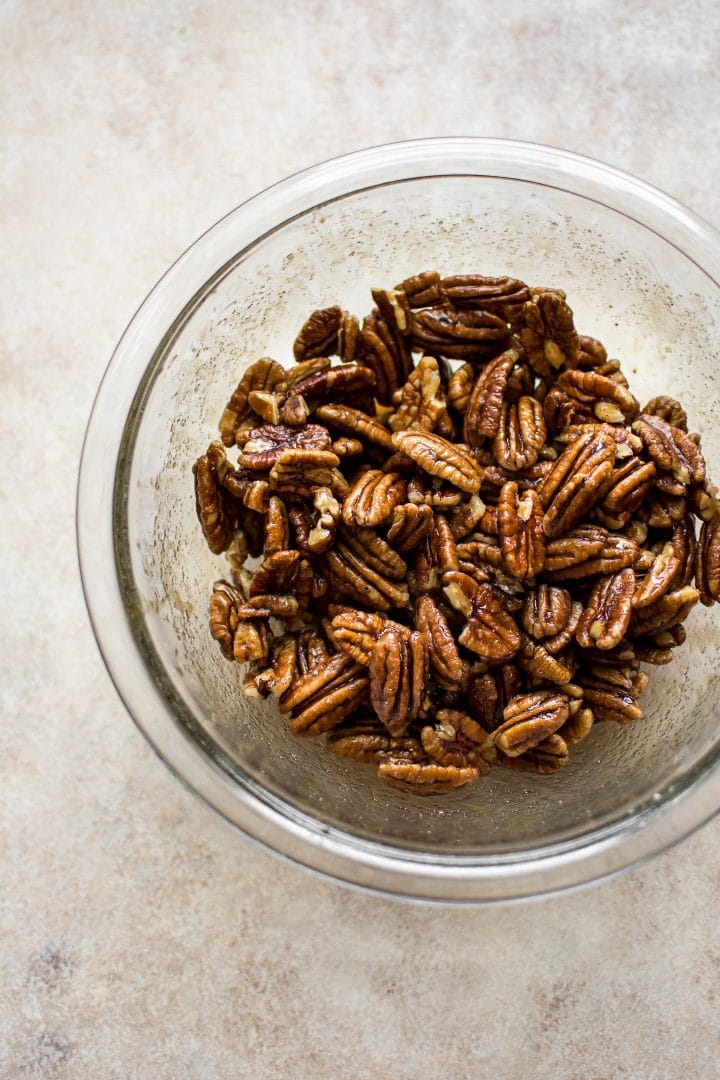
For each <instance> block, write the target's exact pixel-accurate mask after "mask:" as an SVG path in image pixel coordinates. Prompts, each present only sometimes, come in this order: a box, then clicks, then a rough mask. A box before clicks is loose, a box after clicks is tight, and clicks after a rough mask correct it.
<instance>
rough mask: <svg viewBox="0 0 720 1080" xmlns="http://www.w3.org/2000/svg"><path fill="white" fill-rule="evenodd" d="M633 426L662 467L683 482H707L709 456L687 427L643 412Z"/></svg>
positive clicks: (656, 462)
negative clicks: (677, 425) (706, 471)
mask: <svg viewBox="0 0 720 1080" xmlns="http://www.w3.org/2000/svg"><path fill="white" fill-rule="evenodd" d="M632 430H633V431H634V432H635V434H636V435H639V436H640V438H641V439H642V441H643V443H644V444H645V446H646V448H647V452H648V454H649V455H650V457H651V458H652V459H653V461H654V462H655V464H656V465H657V467H658V469H661V470H664V471H666V472H669V473H671V474H672V475H673V476H674V477H675V479H676V480H679V481H680V483H681V484H685V485H687V484H690V483H693V484H703V483H704V481H705V460H704V458H703V456H702V454H701V452H700V447H699V446H698V445H697V443H695V442H694V441H693V440H692V439H691V438H690V436H689V435H688V433H687V432H686V431H682V430H681V429H680V428H676V427H673V426H672V425H671V424H668V423H666V422H665V421H664V420H663V419H661V417H659V416H648V415H646V414H643V416H641V417H640V419H639V420H636V421H635V423H634V424H633V426H632Z"/></svg>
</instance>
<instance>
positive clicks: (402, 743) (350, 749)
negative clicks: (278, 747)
mask: <svg viewBox="0 0 720 1080" xmlns="http://www.w3.org/2000/svg"><path fill="white" fill-rule="evenodd" d="M325 745H326V746H327V748H328V750H332V752H333V754H337V755H338V757H345V758H351V760H352V761H359V762H362V763H363V764H364V765H379V764H380V763H381V762H383V761H388V760H393V761H395V762H400V761H410V762H412V761H422V759H423V758H424V756H425V754H424V751H423V748H422V746H421V745H420V743H419V741H418V740H417V739H415V738H413V737H412V736H411V735H404V736H402V737H401V738H398V739H394V738H393V737H392V736H391V735H388V733H387V731H385V729H384V728H383V727H382V725H381V724H378V723H377V722H373V720H372V719H369V720H367V721H362V722H355V723H351V724H350V725H348V726H343V727H340V728H335V730H334V731H331V732H329V733H328V735H327V737H326V739H325Z"/></svg>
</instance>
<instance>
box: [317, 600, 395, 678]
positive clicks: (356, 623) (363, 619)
mask: <svg viewBox="0 0 720 1080" xmlns="http://www.w3.org/2000/svg"><path fill="white" fill-rule="evenodd" d="M331 625H332V635H333V642H334V643H335V645H336V646H337V648H338V649H339V650H340V651H341V652H344V653H346V654H347V655H348V656H351V657H352V659H353V660H356V661H357V663H358V664H365V666H366V667H367V665H368V664H369V663H370V659H371V657H372V651H373V647H374V645H375V642H376V641H377V638H378V636H379V635H380V634H381V633H382V631H383V629H384V628H385V626H386V625H387V623H386V620H385V619H384V618H383V617H382V616H381V615H378V613H377V612H375V611H357V610H355V609H349V610H347V611H343V612H340V613H339V614H338V615H334V616H333V619H332V624H331Z"/></svg>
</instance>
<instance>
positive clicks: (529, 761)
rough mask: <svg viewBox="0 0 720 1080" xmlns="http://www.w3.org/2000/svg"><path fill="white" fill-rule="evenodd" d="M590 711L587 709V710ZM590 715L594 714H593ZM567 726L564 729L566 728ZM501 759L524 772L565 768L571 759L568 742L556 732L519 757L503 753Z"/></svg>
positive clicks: (543, 771)
mask: <svg viewBox="0 0 720 1080" xmlns="http://www.w3.org/2000/svg"><path fill="white" fill-rule="evenodd" d="M589 711H590V710H586V712H589ZM590 715H591V716H592V714H590ZM565 727H567V725H565ZM565 727H564V728H563V730H565ZM576 741H577V740H576ZM499 760H500V764H501V765H504V766H505V767H506V768H508V769H519V770H521V771H522V772H535V773H540V774H545V773H552V772H555V771H556V770H557V769H562V768H564V767H565V765H567V763H568V761H569V756H568V747H567V742H566V741H565V739H564V738H563V737H562V735H560V734H558V733H555V734H554V735H548V737H547V739H543V740H542V742H540V743H538V744H537V746H534V747H533V748H532V750H527V751H526V752H525V753H524V754H520V755H519V756H518V757H510V756H509V755H506V754H502V755H501V756H500V759H499Z"/></svg>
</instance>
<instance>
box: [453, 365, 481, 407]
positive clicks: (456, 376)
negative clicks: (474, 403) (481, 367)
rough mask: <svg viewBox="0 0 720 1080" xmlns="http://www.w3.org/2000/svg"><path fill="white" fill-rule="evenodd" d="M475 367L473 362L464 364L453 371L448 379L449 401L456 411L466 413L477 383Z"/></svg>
mask: <svg viewBox="0 0 720 1080" xmlns="http://www.w3.org/2000/svg"><path fill="white" fill-rule="evenodd" d="M475 375H476V372H475V368H474V367H473V365H472V364H463V365H462V367H459V368H458V369H457V371H455V372H453V374H452V375H451V376H450V379H449V380H448V387H447V403H448V405H449V406H450V408H451V409H455V411H456V412H459V413H464V412H465V410H466V409H467V407H468V402H469V401H470V395H471V393H472V389H473V386H474V385H475Z"/></svg>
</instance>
